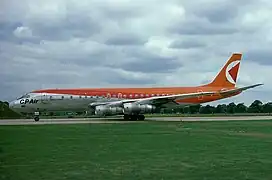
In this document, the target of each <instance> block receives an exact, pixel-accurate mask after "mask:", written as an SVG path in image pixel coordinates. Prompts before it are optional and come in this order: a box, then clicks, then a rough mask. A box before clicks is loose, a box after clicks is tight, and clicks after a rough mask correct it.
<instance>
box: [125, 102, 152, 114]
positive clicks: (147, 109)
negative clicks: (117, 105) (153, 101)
mask: <svg viewBox="0 0 272 180" xmlns="http://www.w3.org/2000/svg"><path fill="white" fill-rule="evenodd" d="M155 109H156V107H155V106H152V105H149V104H143V105H141V104H135V103H126V104H124V114H144V113H152V112H154V111H155Z"/></svg>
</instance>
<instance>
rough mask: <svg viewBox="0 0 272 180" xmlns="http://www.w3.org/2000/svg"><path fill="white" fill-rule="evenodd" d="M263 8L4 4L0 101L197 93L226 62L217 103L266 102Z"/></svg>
mask: <svg viewBox="0 0 272 180" xmlns="http://www.w3.org/2000/svg"><path fill="white" fill-rule="evenodd" d="M271 12H272V1H270V0H259V1H256V0H239V1H234V0H198V1H197V2H196V1H189V0H186V1H185V0H167V1H166V0H46V1H45V0H21V1H20V3H18V1H17V0H2V1H0V99H1V100H8V101H10V100H12V99H14V98H16V97H18V96H20V95H22V94H24V93H26V92H28V91H31V90H34V89H41V88H72V87H138V86H140V87H146V86H153V87H157V86H195V85H199V84H203V83H206V82H209V81H210V80H212V79H213V77H214V76H215V75H216V74H217V73H218V71H219V69H220V68H221V66H222V65H224V63H225V62H226V60H227V59H228V58H229V56H230V55H231V53H233V52H242V53H243V60H242V61H243V62H242V66H241V68H240V72H239V78H238V86H244V85H251V84H255V83H264V84H265V85H264V86H262V87H258V88H256V89H252V90H249V91H247V92H245V93H243V94H241V95H239V96H237V97H234V98H231V99H227V100H224V101H219V102H217V103H229V102H232V101H234V102H237V103H238V102H245V103H246V104H248V103H251V102H252V101H253V100H255V99H260V100H262V101H264V102H267V101H270V100H272V91H271V90H272V87H271V85H272V81H271V78H270V74H271V72H272V71H271V70H272V51H271V47H272V19H271V15H272V13H271Z"/></svg>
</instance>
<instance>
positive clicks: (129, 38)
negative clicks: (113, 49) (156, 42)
mask: <svg viewBox="0 0 272 180" xmlns="http://www.w3.org/2000/svg"><path fill="white" fill-rule="evenodd" d="M146 42H147V40H144V39H141V37H137V36H135V35H133V34H118V35H116V36H114V37H111V38H109V39H107V40H106V42H105V44H107V45H117V46H118V45H144V43H146Z"/></svg>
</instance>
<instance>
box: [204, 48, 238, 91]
mask: <svg viewBox="0 0 272 180" xmlns="http://www.w3.org/2000/svg"><path fill="white" fill-rule="evenodd" d="M241 59H242V54H240V53H234V54H232V56H231V57H230V58H229V60H228V62H227V63H226V64H225V66H224V67H223V68H222V69H221V71H220V72H219V73H218V75H217V76H216V77H215V79H214V80H213V81H212V82H211V83H209V84H207V85H205V86H211V87H232V88H233V87H235V85H236V81H237V77H238V72H239V68H240V61H241Z"/></svg>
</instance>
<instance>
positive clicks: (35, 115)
mask: <svg viewBox="0 0 272 180" xmlns="http://www.w3.org/2000/svg"><path fill="white" fill-rule="evenodd" d="M34 120H35V121H39V120H40V112H38V111H36V112H34Z"/></svg>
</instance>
